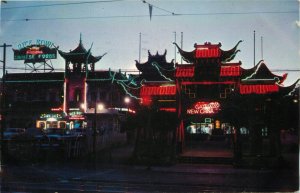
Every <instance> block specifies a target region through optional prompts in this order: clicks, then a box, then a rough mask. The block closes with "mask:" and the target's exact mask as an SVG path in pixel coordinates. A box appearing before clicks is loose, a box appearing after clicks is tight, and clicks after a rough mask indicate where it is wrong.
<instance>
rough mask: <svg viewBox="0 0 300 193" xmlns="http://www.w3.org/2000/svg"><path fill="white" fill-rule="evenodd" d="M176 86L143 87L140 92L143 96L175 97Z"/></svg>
mask: <svg viewBox="0 0 300 193" xmlns="http://www.w3.org/2000/svg"><path fill="white" fill-rule="evenodd" d="M175 94H176V86H175V85H174V86H143V87H142V88H141V91H140V95H141V96H151V95H175Z"/></svg>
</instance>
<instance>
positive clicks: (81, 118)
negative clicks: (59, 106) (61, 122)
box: [69, 117, 85, 120]
mask: <svg viewBox="0 0 300 193" xmlns="http://www.w3.org/2000/svg"><path fill="white" fill-rule="evenodd" d="M69 120H85V117H69Z"/></svg>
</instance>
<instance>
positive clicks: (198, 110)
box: [187, 102, 220, 115]
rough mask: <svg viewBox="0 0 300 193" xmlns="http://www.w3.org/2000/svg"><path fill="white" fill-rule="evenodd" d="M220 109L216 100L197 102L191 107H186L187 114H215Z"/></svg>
mask: <svg viewBox="0 0 300 193" xmlns="http://www.w3.org/2000/svg"><path fill="white" fill-rule="evenodd" d="M219 110H220V103H218V102H197V103H196V104H195V105H194V107H193V108H190V109H187V114H190V115H196V114H215V113H217V112H218V111H219Z"/></svg>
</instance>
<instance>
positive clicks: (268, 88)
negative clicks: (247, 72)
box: [240, 84, 279, 94]
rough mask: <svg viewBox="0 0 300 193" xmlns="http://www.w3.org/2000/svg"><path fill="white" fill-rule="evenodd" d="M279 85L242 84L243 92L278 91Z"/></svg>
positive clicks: (241, 91) (241, 90)
mask: <svg viewBox="0 0 300 193" xmlns="http://www.w3.org/2000/svg"><path fill="white" fill-rule="evenodd" d="M278 91H279V87H278V85H263V84H257V85H240V93H241V94H267V93H272V92H278Z"/></svg>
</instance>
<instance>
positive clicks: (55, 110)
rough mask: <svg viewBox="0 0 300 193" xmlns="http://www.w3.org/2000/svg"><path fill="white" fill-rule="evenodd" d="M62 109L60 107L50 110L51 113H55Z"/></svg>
mask: <svg viewBox="0 0 300 193" xmlns="http://www.w3.org/2000/svg"><path fill="white" fill-rule="evenodd" d="M62 110H63V109H62V108H61V107H58V108H51V111H53V112H57V111H62Z"/></svg>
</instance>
